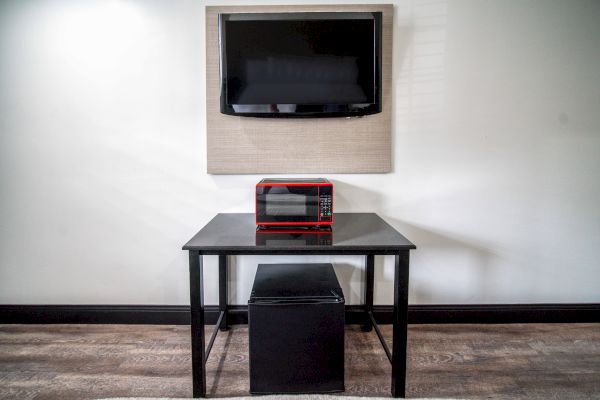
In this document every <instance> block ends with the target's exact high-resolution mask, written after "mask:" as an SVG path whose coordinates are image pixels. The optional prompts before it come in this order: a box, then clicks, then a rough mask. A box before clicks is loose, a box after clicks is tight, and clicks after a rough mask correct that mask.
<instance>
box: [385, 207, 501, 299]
mask: <svg viewBox="0 0 600 400" xmlns="http://www.w3.org/2000/svg"><path fill="white" fill-rule="evenodd" d="M382 217H383V218H384V219H385V220H386V221H387V222H388V223H389V224H390V225H392V226H393V227H394V228H396V229H397V230H398V231H399V232H400V233H402V234H403V235H404V236H406V237H407V238H408V239H409V240H410V241H412V242H413V243H415V244H416V245H417V250H416V251H414V252H411V272H410V274H411V288H410V301H411V303H415V304H427V303H429V304H431V303H433V302H435V301H434V299H435V298H438V297H439V296H440V293H439V292H438V290H437V288H438V287H440V288H441V287H443V288H444V293H443V295H444V297H446V298H448V299H451V301H452V299H454V302H458V303H464V302H467V303H468V298H465V297H464V295H463V291H462V290H461V289H462V288H465V289H466V288H467V287H468V288H469V293H471V296H475V295H476V296H477V297H478V298H482V297H485V293H486V291H487V290H486V288H488V287H489V285H493V283H494V282H493V278H492V275H493V271H492V269H493V266H492V259H493V258H495V257H496V255H495V254H494V253H492V252H491V251H489V250H488V249H486V248H484V247H482V246H481V245H479V244H476V243H472V242H468V241H465V240H461V239H457V238H455V237H451V236H449V235H447V234H444V233H440V232H437V231H434V230H430V229H425V228H423V227H420V226H417V225H413V224H408V223H406V222H403V221H400V220H398V219H395V218H393V217H389V216H387V215H386V216H382ZM444 257H448V258H450V257H452V260H451V261H448V262H447V263H444V262H443V258H444ZM457 257H460V258H461V259H463V260H464V268H461V269H460V270H458V269H457V268H456V267H455V266H456V264H457V262H456V260H457ZM449 265H453V267H452V268H453V269H452V270H449V269H448V268H449V267H447V266H449ZM452 280H454V281H455V282H454V284H450V285H448V281H452ZM449 287H453V288H455V289H454V292H450V293H449V291H448V288H449Z"/></svg>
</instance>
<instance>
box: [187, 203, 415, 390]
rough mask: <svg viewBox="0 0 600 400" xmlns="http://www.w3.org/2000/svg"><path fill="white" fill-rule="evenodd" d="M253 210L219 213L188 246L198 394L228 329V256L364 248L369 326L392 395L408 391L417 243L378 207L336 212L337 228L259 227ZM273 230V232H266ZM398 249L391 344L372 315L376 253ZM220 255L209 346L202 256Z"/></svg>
mask: <svg viewBox="0 0 600 400" xmlns="http://www.w3.org/2000/svg"><path fill="white" fill-rule="evenodd" d="M254 217H255V216H254V214H250V213H248V214H217V216H215V217H214V218H213V219H212V220H211V221H210V222H209V223H208V224H207V225H206V226H205V227H204V228H202V229H201V230H200V231H199V232H198V233H196V235H194V237H193V238H191V239H190V241H189V242H187V243H186V244H185V246H183V250H188V251H189V259H190V304H191V320H192V375H193V391H194V397H206V370H205V366H204V364H205V362H206V359H207V358H208V354H209V353H210V350H211V349H212V345H213V343H214V340H215V337H216V335H217V333H218V331H219V330H227V262H228V259H227V256H231V255H241V254H244V255H250V254H286V255H306V254H313V255H317V254H327V255H338V254H359V255H364V256H365V264H366V285H365V304H364V311H365V326H364V330H366V331H370V330H371V328H375V332H376V333H377V336H378V337H379V340H380V341H381V344H382V346H383V348H384V350H385V352H386V355H387V357H388V359H389V360H390V362H391V364H392V396H394V397H404V389H405V381H406V331H407V306H408V267H409V251H410V250H412V249H416V246H415V245H414V244H412V243H411V242H410V241H408V240H407V239H406V238H405V237H404V236H402V235H401V234H400V233H398V231H396V230H395V229H394V228H392V227H391V226H390V225H389V224H388V223H387V222H385V221H384V220H383V219H381V218H380V217H379V216H378V215H377V214H373V213H341V214H337V213H336V214H335V216H334V223H333V227H332V231H331V232H329V233H327V232H325V233H320V234H314V233H309V234H299V233H295V231H294V230H290V231H289V233H277V234H274V233H259V232H257V231H256V225H255V218H254ZM265 235H274V236H265ZM392 254H393V255H395V256H396V257H395V268H394V271H395V272H394V313H393V324H394V333H393V343H392V350H391V352H390V350H389V349H388V347H387V345H386V343H385V340H384V339H383V336H382V335H381V332H380V330H379V327H378V326H377V323H376V322H375V319H374V318H373V283H374V261H375V255H392ZM203 255H218V256H219V311H220V313H219V319H218V321H217V325H216V327H215V330H214V332H213V333H212V335H211V337H210V340H209V343H208V347H207V348H206V350H205V348H204V344H205V340H204V338H205V334H204V300H203V297H204V296H203V292H204V288H203V277H202V275H203V271H202V256H203Z"/></svg>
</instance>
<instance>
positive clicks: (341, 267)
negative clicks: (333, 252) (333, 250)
mask: <svg viewBox="0 0 600 400" xmlns="http://www.w3.org/2000/svg"><path fill="white" fill-rule="evenodd" d="M333 268H334V269H335V275H336V276H337V278H338V281H339V283H340V286H341V287H342V291H343V292H344V298H345V300H346V304H350V303H351V302H352V301H353V300H354V299H358V300H357V301H358V302H359V303H362V302H363V301H364V296H363V293H364V292H365V283H364V279H365V277H364V276H363V275H364V272H363V268H361V267H357V266H356V265H353V264H349V263H345V262H341V263H338V262H334V263H333ZM353 282H360V285H359V287H358V288H356V287H355V288H354V289H353V288H352V286H353V285H352V283H353Z"/></svg>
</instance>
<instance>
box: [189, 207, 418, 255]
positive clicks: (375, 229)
mask: <svg viewBox="0 0 600 400" xmlns="http://www.w3.org/2000/svg"><path fill="white" fill-rule="evenodd" d="M411 249H416V246H415V245H414V244H412V243H411V242H410V241H409V240H408V239H406V238H405V237H404V236H402V235H401V234H400V233H399V232H398V231H397V230H396V229H394V228H393V227H392V226H390V225H389V224H388V223H387V222H385V221H384V220H383V219H381V217H379V216H378V215H377V214H375V213H336V214H335V215H334V222H333V226H332V229H331V231H330V232H323V231H319V232H313V231H310V232H302V231H301V230H297V229H290V230H279V231H266V232H257V231H256V222H255V215H254V214H253V213H224V214H217V215H216V216H215V217H214V218H213V219H212V220H211V221H210V222H209V223H208V224H206V226H205V227H204V228H202V229H201V230H200V231H199V232H198V233H196V235H194V237H193V238H191V239H190V240H189V241H188V242H187V243H186V244H185V245H184V246H183V250H196V251H199V252H200V253H202V254H301V253H306V254H314V253H321V254H366V253H373V254H392V253H395V252H398V251H401V250H411Z"/></svg>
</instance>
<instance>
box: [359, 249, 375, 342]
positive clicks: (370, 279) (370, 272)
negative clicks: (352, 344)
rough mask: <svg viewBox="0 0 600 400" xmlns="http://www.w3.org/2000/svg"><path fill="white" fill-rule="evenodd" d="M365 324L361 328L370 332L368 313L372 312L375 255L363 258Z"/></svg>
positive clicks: (371, 326) (370, 324) (371, 325)
mask: <svg viewBox="0 0 600 400" xmlns="http://www.w3.org/2000/svg"><path fill="white" fill-rule="evenodd" d="M365 275H366V279H365V317H366V318H365V324H364V325H363V327H362V330H363V331H364V332H371V330H372V329H373V324H372V323H371V318H369V315H368V313H370V312H373V287H374V285H375V255H373V254H367V255H366V256H365Z"/></svg>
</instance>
